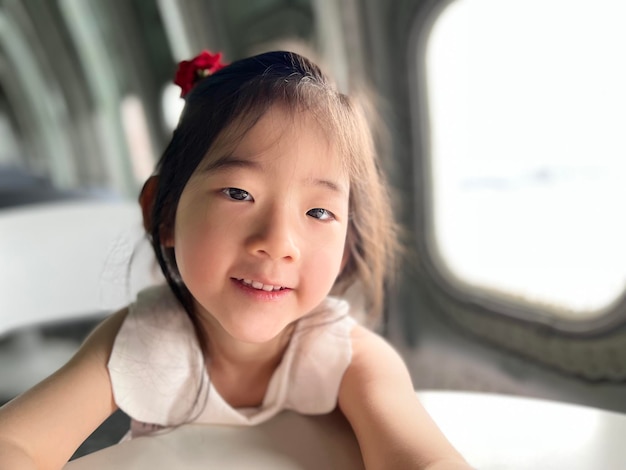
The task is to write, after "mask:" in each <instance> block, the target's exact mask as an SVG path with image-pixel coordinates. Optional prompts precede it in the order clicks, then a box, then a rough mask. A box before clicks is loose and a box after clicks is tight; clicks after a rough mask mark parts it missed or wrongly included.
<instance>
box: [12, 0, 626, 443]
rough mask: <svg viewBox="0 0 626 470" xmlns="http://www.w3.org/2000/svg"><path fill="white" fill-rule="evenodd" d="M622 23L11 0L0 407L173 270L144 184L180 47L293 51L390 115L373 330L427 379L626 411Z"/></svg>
mask: <svg viewBox="0 0 626 470" xmlns="http://www.w3.org/2000/svg"><path fill="white" fill-rule="evenodd" d="M625 21H626V4H624V2H622V1H621V0H596V1H595V2H588V1H583V0H567V1H566V0H453V1H450V0H387V1H384V2H383V1H377V0H336V1H333V0H245V1H244V0H228V1H226V0H0V403H1V402H5V401H7V400H9V399H11V398H12V397H13V396H15V395H17V394H19V393H20V392H21V391H23V390H25V389H26V388H28V387H30V386H32V385H34V384H35V383H36V382H38V381H39V380H41V379H42V378H43V377H45V376H47V375H48V374H50V373H51V372H53V371H54V370H56V368H58V367H59V366H60V365H61V364H63V363H64V362H65V361H66V360H67V359H68V358H69V357H71V355H72V354H73V353H74V351H75V350H76V348H77V347H78V346H79V345H80V342H81V341H82V340H83V339H84V337H85V335H86V334H88V332H89V331H90V330H91V329H92V328H93V326H94V325H95V324H96V323H97V322H98V321H100V320H101V319H102V318H104V317H105V316H106V315H108V314H109V313H111V312H112V311H113V310H115V309H116V308H119V307H121V306H122V305H125V304H126V303H128V302H129V301H130V300H132V298H133V296H134V295H135V293H136V292H137V291H138V290H140V289H141V288H142V287H144V286H146V285H148V284H151V283H155V282H159V281H160V277H159V275H158V273H157V272H156V271H155V269H154V266H153V262H152V260H151V255H150V249H149V247H148V245H147V243H146V242H145V240H144V239H143V237H142V230H141V222H140V213H139V208H138V206H137V204H136V200H137V196H138V193H139V190H140V188H141V185H142V183H143V182H144V180H145V179H146V178H147V177H148V176H149V175H150V174H151V172H152V170H153V167H154V165H155V163H156V161H157V159H158V158H159V156H160V153H161V151H162V150H163V149H164V148H165V145H166V144H167V141H168V139H169V138H170V136H171V133H172V130H173V128H174V127H175V125H176V122H177V120H178V116H179V114H180V111H181V108H182V100H181V99H180V98H179V89H178V88H177V87H175V86H174V85H172V83H171V81H172V79H173V76H174V72H175V70H176V64H177V63H178V61H180V60H183V59H188V58H191V57H193V56H195V55H196V54H197V53H198V52H200V51H201V50H202V49H209V50H211V51H222V52H223V53H224V56H225V59H226V60H227V61H233V60H236V59H238V58H241V57H245V56H248V55H251V54H254V53H258V52H261V51H265V50H272V49H288V50H294V51H296V52H301V53H304V54H305V55H309V56H311V57H312V58H314V59H316V60H318V61H319V62H320V63H321V64H322V65H323V66H324V67H325V68H326V69H328V70H329V71H330V73H331V74H332V75H333V76H334V77H335V79H336V81H337V83H338V86H339V87H340V88H341V89H342V90H343V91H345V92H348V93H349V92H351V91H352V90H354V89H356V88H362V87H367V88H368V89H369V90H370V91H371V92H372V93H371V94H372V97H373V100H374V101H373V102H374V104H375V106H376V109H377V111H378V113H379V114H380V120H381V122H382V123H383V124H384V128H385V129H386V132H381V133H380V134H381V135H380V137H381V138H380V142H379V148H380V152H381V158H382V161H383V167H384V169H385V171H386V172H387V173H388V176H389V179H390V182H391V184H392V186H393V192H394V196H395V202H396V210H397V217H398V219H399V220H400V221H401V222H402V224H403V226H404V227H405V229H406V232H407V237H406V244H407V253H408V254H407V256H406V257H405V258H404V262H403V265H402V272H401V274H400V276H399V277H398V279H399V282H398V285H397V286H396V287H394V288H392V289H390V295H389V302H388V305H387V308H386V312H385V319H384V322H383V324H382V325H381V327H380V330H381V332H382V333H383V334H384V335H385V336H386V337H387V338H388V339H389V340H390V341H391V342H392V344H393V345H394V346H395V347H396V348H397V349H398V350H399V351H400V352H401V353H402V354H403V356H404V357H405V359H406V361H407V363H408V365H409V367H410V370H411V374H412V376H413V379H414V384H415V386H416V388H418V389H421V390H426V389H444V390H477V391H489V392H498V393H506V394H515V395H524V396H530V397H541V398H547V399H552V400H558V401H565V402H570V403H578V404H582V405H587V406H594V407H598V408H603V409H608V410H614V411H620V412H626V400H625V399H624V397H625V391H626V313H625V312H626V304H625V300H624V291H625V286H626V243H624V240H625V239H626V219H625V218H624V217H623V216H622V206H623V203H624V201H625V200H626V197H625V196H626V184H625V176H626V133H625V132H624V128H625V127H626V90H625V89H624V87H623V85H622V84H623V83H626V59H624V54H623V51H622V50H621V49H622V45H623V44H626V29H624V28H623V24H624V22H625ZM125 423H126V421H125V417H124V416H123V415H121V414H117V415H115V416H114V417H113V418H112V419H111V420H109V421H108V422H107V423H105V425H103V428H101V430H99V431H98V432H97V433H96V434H95V435H94V436H93V438H92V439H91V440H90V441H89V442H88V443H86V444H85V446H84V447H83V448H82V449H81V450H80V451H79V452H80V453H84V452H88V451H90V450H93V449H96V448H99V447H102V446H104V445H108V444H109V443H112V442H115V440H116V439H117V438H119V436H121V434H123V427H124V426H125ZM120 430H121V431H120Z"/></svg>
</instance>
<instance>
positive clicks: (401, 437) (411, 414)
mask: <svg viewBox="0 0 626 470" xmlns="http://www.w3.org/2000/svg"><path fill="white" fill-rule="evenodd" d="M352 347H353V356H352V362H351V364H350V366H349V367H348V370H347V371H346V373H345V375H344V377H343V380H342V383H341V387H340V390H339V407H340V408H341V410H342V411H343V413H344V415H345V416H346V418H347V419H348V421H349V422H350V424H351V425H352V428H353V430H354V432H355V434H356V437H357V439H358V441H359V446H360V447H361V453H362V455H363V461H364V462H365V466H366V468H367V469H369V470H371V469H376V470H377V469H381V470H382V469H389V468H393V469H422V470H426V469H428V470H452V469H455V470H457V469H458V470H461V469H465V470H467V469H470V468H471V467H470V466H469V465H468V464H467V463H466V462H465V460H464V459H463V457H461V455H460V454H459V453H458V452H457V451H456V450H455V449H454V448H453V447H452V445H451V444H450V443H449V442H448V440H447V439H446V438H445V436H444V435H443V434H442V432H441V431H440V430H439V428H438V427H437V425H436V424H435V422H434V421H433V420H432V418H431V417H430V416H429V415H428V413H427V412H426V410H425V409H424V407H423V406H422V405H421V403H420V402H419V400H418V398H417V395H416V393H415V390H414V388H413V384H412V382H411V377H410V375H409V372H408V370H407V368H406V366H405V365H404V362H403V361H402V359H401V358H400V356H399V355H398V353H397V352H396V351H395V350H394V349H393V348H392V347H391V346H390V345H389V344H388V343H387V342H385V341H384V340H383V339H382V338H381V337H379V336H378V335H376V334H374V333H372V332H371V331H369V330H367V329H365V328H362V327H360V326H356V327H355V328H354V330H353V333H352Z"/></svg>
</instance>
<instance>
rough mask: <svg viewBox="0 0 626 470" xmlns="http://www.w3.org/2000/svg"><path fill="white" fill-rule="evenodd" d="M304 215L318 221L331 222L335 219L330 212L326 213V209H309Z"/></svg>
mask: <svg viewBox="0 0 626 470" xmlns="http://www.w3.org/2000/svg"><path fill="white" fill-rule="evenodd" d="M306 215H308V216H309V217H313V218H314V219H318V220H333V219H334V218H335V215H334V214H333V213H332V212H330V211H327V210H326V209H321V208H319V207H316V208H315V209H311V210H310V211H308V212H307V213H306Z"/></svg>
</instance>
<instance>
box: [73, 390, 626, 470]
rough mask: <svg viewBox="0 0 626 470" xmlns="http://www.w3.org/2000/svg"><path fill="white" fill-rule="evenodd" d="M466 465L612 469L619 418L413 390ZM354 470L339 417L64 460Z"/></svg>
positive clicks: (624, 442)
mask: <svg viewBox="0 0 626 470" xmlns="http://www.w3.org/2000/svg"><path fill="white" fill-rule="evenodd" d="M418 395H419V397H420V399H421V400H422V402H423V403H424V406H425V407H426V408H427V409H428V411H429V412H430V414H431V415H432V416H433V418H434V419H435V421H437V423H438V424H439V426H440V427H441V429H442V430H443V431H444V433H445V434H446V435H447V436H448V438H449V439H450V441H451V442H452V443H453V444H454V445H455V446H456V448H457V449H459V451H460V452H461V453H462V454H463V455H464V456H465V458H466V459H467V460H468V461H469V462H470V464H471V465H473V466H475V467H476V468H478V469H481V470H504V469H507V470H508V469H512V470H518V469H519V470H521V469H524V470H525V469H533V470H538V469H540V470H621V469H625V468H626V415H621V414H617V413H610V412H606V411H602V410H597V409H593V408H586V407H581V406H576V405H569V404H564V403H557V402H550V401H544V400H536V399H527V398H520V397H512V396H504V395H494V394H482V393H466V392H438V391H424V392H418ZM174 468H175V469H181V470H196V469H207V468H219V469H242V470H243V469H255V470H264V469H268V470H269V469H272V470H299V469H316V470H318V469H333V468H335V469H340V470H352V469H360V468H363V467H362V462H361V459H360V454H359V450H358V444H357V442H356V440H355V438H354V436H353V434H352V432H351V430H350V428H349V425H348V423H347V422H346V421H345V420H344V419H343V418H342V417H341V416H340V415H337V414H335V415H329V416H320V417H304V416H299V415H296V414H294V413H288V412H285V413H282V414H281V415H279V416H277V417H276V418H274V419H273V420H271V421H270V422H267V423H265V424H262V425H260V426H256V427H252V428H245V427H228V426H202V425H186V426H182V427H180V428H178V429H176V430H173V431H170V432H168V433H166V434H161V435H158V436H154V437H146V438H139V439H136V440H133V441H129V442H125V443H122V444H119V445H116V446H113V447H109V448H108V449H104V450H101V451H99V452H95V453H93V454H91V455H87V456H85V457H83V458H81V459H78V460H75V461H73V462H70V463H69V464H68V465H66V467H65V470H105V469H133V470H143V469H145V470H162V469H163V470H165V469H167V470H170V469H174Z"/></svg>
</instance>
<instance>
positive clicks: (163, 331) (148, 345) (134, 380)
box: [108, 285, 206, 425]
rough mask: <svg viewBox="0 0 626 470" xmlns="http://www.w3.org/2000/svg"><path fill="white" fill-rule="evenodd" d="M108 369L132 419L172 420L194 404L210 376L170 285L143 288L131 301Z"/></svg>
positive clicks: (120, 402)
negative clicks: (200, 389)
mask: <svg viewBox="0 0 626 470" xmlns="http://www.w3.org/2000/svg"><path fill="white" fill-rule="evenodd" d="M108 370H109V374H110V377H111V385H112V389H113V394H114V397H115V401H116V403H117V405H118V406H119V407H120V408H121V409H122V410H124V411H125V412H126V413H127V414H128V415H130V416H131V417H132V418H133V419H136V420H139V421H143V422H147V423H154V424H159V425H171V424H172V423H176V422H178V421H180V419H182V418H181V416H180V415H181V414H184V413H183V412H184V411H185V410H188V409H190V408H191V407H193V404H194V400H195V399H196V393H197V390H198V387H199V384H201V383H204V382H206V378H205V375H206V373H205V362H204V356H203V354H202V349H201V348H200V345H199V343H198V339H197V336H196V333H195V329H194V326H193V324H192V322H191V320H190V319H189V316H188V315H187V313H186V312H185V310H184V309H183V307H182V306H181V305H180V303H179V302H178V300H177V299H176V297H175V296H174V294H173V293H172V292H171V290H170V289H169V287H168V286H167V285H159V286H154V287H150V288H148V289H146V290H144V291H142V292H140V293H139V294H138V296H137V300H136V301H135V302H134V303H133V304H131V305H130V306H129V308H128V315H127V317H126V319H125V320H124V323H123V324H122V326H121V328H120V329H119V331H118V333H117V336H116V338H115V341H114V343H113V349H112V352H111V356H110V359H109V362H108ZM147 391H149V393H148V392H147ZM172 397H177V399H176V400H172ZM181 410H183V411H181Z"/></svg>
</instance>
